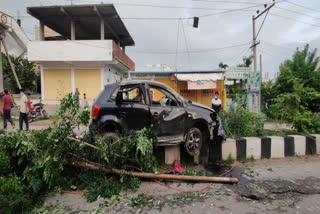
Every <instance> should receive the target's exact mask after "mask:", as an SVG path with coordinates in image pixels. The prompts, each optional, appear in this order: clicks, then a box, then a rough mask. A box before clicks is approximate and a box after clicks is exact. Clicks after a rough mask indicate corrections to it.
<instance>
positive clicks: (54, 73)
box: [43, 70, 72, 100]
mask: <svg viewBox="0 0 320 214" xmlns="http://www.w3.org/2000/svg"><path fill="white" fill-rule="evenodd" d="M43 75H44V97H45V99H47V100H59V99H61V98H62V97H63V96H64V95H66V94H67V93H70V92H72V89H71V70H44V71H43Z"/></svg>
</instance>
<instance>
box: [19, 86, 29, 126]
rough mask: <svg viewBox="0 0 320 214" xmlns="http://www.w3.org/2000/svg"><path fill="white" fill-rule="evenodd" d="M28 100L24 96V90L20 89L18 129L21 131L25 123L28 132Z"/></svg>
mask: <svg viewBox="0 0 320 214" xmlns="http://www.w3.org/2000/svg"><path fill="white" fill-rule="evenodd" d="M28 113H29V109H28V98H27V96H26V95H25V94H24V90H23V89H20V116H19V128H20V130H23V121H24V122H25V123H26V130H27V131H29V124H28Z"/></svg>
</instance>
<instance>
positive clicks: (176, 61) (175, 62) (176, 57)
mask: <svg viewBox="0 0 320 214" xmlns="http://www.w3.org/2000/svg"><path fill="white" fill-rule="evenodd" d="M179 26H180V22H179V21H178V31H177V44H176V53H175V54H176V55H175V58H174V66H175V69H176V70H178V69H177V63H178V48H179V32H180V31H179Z"/></svg>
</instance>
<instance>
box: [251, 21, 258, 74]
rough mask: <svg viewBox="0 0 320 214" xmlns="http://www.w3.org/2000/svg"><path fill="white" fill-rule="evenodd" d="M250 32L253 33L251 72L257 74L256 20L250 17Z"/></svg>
mask: <svg viewBox="0 0 320 214" xmlns="http://www.w3.org/2000/svg"><path fill="white" fill-rule="evenodd" d="M252 32H253V45H252V51H253V72H257V45H258V44H257V42H256V19H255V17H254V16H252Z"/></svg>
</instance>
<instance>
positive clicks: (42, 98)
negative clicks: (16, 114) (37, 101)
mask: <svg viewBox="0 0 320 214" xmlns="http://www.w3.org/2000/svg"><path fill="white" fill-rule="evenodd" d="M40 82H41V100H44V98H45V94H44V87H45V86H44V71H43V66H42V65H41V70H40Z"/></svg>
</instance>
